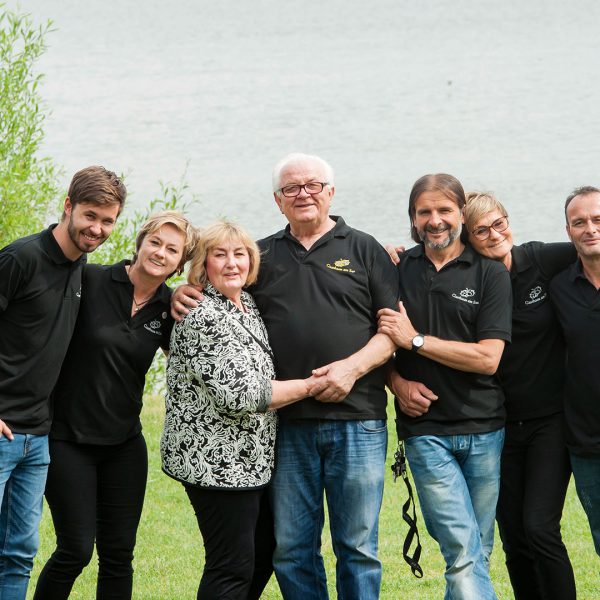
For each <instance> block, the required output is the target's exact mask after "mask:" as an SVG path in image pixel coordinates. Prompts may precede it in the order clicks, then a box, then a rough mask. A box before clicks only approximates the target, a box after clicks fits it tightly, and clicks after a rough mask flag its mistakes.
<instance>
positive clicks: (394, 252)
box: [384, 244, 406, 265]
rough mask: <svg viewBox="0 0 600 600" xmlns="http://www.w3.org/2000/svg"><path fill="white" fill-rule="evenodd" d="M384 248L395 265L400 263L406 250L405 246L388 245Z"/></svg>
mask: <svg viewBox="0 0 600 600" xmlns="http://www.w3.org/2000/svg"><path fill="white" fill-rule="evenodd" d="M384 248H385V251H386V252H387V253H388V254H389V255H390V258H391V260H392V262H393V263H394V264H395V265H397V264H398V263H399V262H400V255H401V254H402V253H403V252H404V251H405V250H406V248H405V247H404V246H394V245H392V244H386V245H385V246H384Z"/></svg>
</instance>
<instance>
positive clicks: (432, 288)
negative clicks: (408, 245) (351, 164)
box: [379, 174, 511, 600]
mask: <svg viewBox="0 0 600 600" xmlns="http://www.w3.org/2000/svg"><path fill="white" fill-rule="evenodd" d="M464 205H465V195H464V191H463V188H462V186H461V184H460V182H459V181H458V180H457V179H455V178H454V177H452V176H451V175H445V174H438V175H425V176H424V177H422V178H421V179H419V180H418V181H417V182H416V183H415V185H414V186H413V189H412V191H411V194H410V201H409V215H410V219H411V224H412V237H413V239H414V240H415V241H417V242H420V243H419V245H417V246H415V247H414V248H412V249H410V250H408V251H407V252H405V253H404V254H403V255H402V259H401V261H400V263H399V265H398V270H399V277H400V297H401V300H402V302H401V304H400V312H399V313H396V312H394V311H391V310H389V309H384V310H382V311H380V313H379V331H380V332H382V333H386V334H387V335H388V336H390V337H391V339H392V340H393V341H394V343H395V344H397V345H398V346H399V349H398V350H397V352H396V358H395V366H396V370H397V372H396V370H394V369H391V370H390V371H391V372H390V385H391V388H392V390H393V391H394V393H395V395H396V397H397V406H396V414H397V428H398V437H399V439H403V440H405V445H406V454H407V456H408V459H409V462H410V466H411V471H412V474H413V476H414V479H415V484H416V488H417V492H418V495H419V500H420V503H421V510H422V513H423V518H424V520H425V524H426V526H427V529H428V531H429V533H430V534H431V535H432V536H433V537H434V538H435V539H436V540H437V541H438V543H439V545H440V549H441V551H442V554H443V555H444V559H445V561H446V573H445V576H446V596H445V597H446V598H448V599H453V600H458V599H460V600H490V599H495V598H496V594H495V592H494V589H493V586H492V582H491V580H490V577H489V573H488V566H489V557H490V554H491V551H492V545H493V540H494V518H495V513H496V502H497V499H498V490H499V481H500V454H501V451H502V443H503V440H504V418H505V414H504V407H503V403H504V396H503V394H502V390H501V389H500V387H499V385H498V383H497V382H496V380H495V378H494V377H493V374H494V373H495V371H496V369H497V367H498V364H499V362H500V358H501V356H502V351H503V349H504V344H505V342H506V341H510V332H511V285H510V278H509V273H508V270H507V269H506V267H504V265H503V264H501V263H500V262H496V261H492V260H490V259H487V258H484V257H482V256H480V255H479V254H477V253H476V252H475V251H474V250H473V249H472V248H471V247H469V246H465V244H463V242H462V241H461V231H462V222H463V215H462V211H463V207H464Z"/></svg>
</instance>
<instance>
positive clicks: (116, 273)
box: [110, 259, 171, 304]
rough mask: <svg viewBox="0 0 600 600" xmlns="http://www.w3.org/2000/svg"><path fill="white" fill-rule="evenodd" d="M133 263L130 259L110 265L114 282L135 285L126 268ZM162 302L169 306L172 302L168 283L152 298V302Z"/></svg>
mask: <svg viewBox="0 0 600 600" xmlns="http://www.w3.org/2000/svg"><path fill="white" fill-rule="evenodd" d="M130 264H131V261H130V260H128V259H125V260H121V261H119V262H118V263H115V264H114V265H110V273H111V277H112V279H113V280H114V281H118V282H119V283H127V284H129V285H133V284H132V283H131V281H130V279H129V275H128V274H127V269H126V268H125V267H126V266H127V265H130ZM155 300H160V301H161V302H164V303H166V304H168V303H169V302H170V300H171V288H169V286H168V285H167V284H166V283H162V284H161V285H160V286H159V288H158V289H157V290H156V293H155V294H154V296H152V301H155Z"/></svg>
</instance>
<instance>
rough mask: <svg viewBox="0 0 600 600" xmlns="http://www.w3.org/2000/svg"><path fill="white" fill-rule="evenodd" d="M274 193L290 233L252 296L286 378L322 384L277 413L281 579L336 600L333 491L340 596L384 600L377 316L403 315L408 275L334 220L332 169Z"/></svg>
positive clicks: (382, 398)
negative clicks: (402, 284)
mask: <svg viewBox="0 0 600 600" xmlns="http://www.w3.org/2000/svg"><path fill="white" fill-rule="evenodd" d="M273 191H274V196H275V202H276V203H277V206H278V207H279V209H280V211H281V212H282V213H283V214H284V215H285V217H286V219H287V220H288V223H289V224H288V226H287V227H286V228H285V229H284V230H282V231H279V232H278V233H276V234H274V235H272V236H270V237H268V238H265V239H263V240H260V241H259V242H258V245H259V246H260V249H261V251H262V253H261V265H260V271H259V275H258V281H257V282H256V284H255V285H253V286H252V288H251V289H250V291H251V292H252V295H253V296H254V299H255V300H256V304H257V306H258V308H259V310H260V313H261V316H262V318H263V320H264V322H265V325H266V327H267V332H268V334H269V343H270V345H271V347H272V349H273V353H274V358H275V370H276V374H277V378H278V379H297V378H304V377H308V376H310V375H311V373H314V374H315V375H317V376H320V377H321V378H322V381H321V386H320V387H319V392H320V393H318V392H317V391H315V393H316V394H317V397H316V398H306V399H304V400H302V401H301V402H297V403H296V404H294V405H290V406H286V407H284V408H283V409H280V410H278V411H277V412H278V414H279V418H280V421H279V428H278V431H277V445H276V467H275V474H274V476H273V480H272V482H271V490H272V504H273V512H274V520H275V537H276V541H277V547H276V550H275V555H274V559H273V561H274V567H275V573H276V575H277V580H278V582H279V587H280V589H281V592H282V594H283V597H284V598H285V600H322V599H323V598H327V597H328V594H327V581H326V577H325V567H324V564H323V557H322V556H321V533H322V529H323V523H324V504H323V493H324V492H325V495H326V497H327V507H328V516H329V523H330V530H331V537H332V541H333V549H334V552H335V554H336V558H337V569H336V573H337V582H336V587H337V591H338V597H340V598H354V599H360V600H374V599H376V598H378V597H379V590H380V585H381V563H380V561H379V560H378V558H377V543H378V524H379V510H380V508H381V501H382V496H383V480H384V467H385V455H386V449H387V429H386V422H385V419H386V404H387V396H386V393H385V387H384V373H383V367H382V365H383V364H384V363H385V362H386V361H387V360H388V358H389V357H390V356H391V354H392V352H393V351H394V349H395V346H394V344H393V343H392V342H391V340H390V339H389V338H388V337H387V336H386V335H384V334H379V335H378V334H377V331H376V330H377V322H376V317H375V315H376V313H377V311H378V310H379V309H381V308H385V307H388V308H391V309H393V308H394V307H396V305H397V299H398V275H397V271H396V269H395V268H394V267H393V265H392V263H391V261H390V259H389V256H388V255H387V253H386V252H385V250H384V249H383V247H382V246H381V245H380V244H379V243H378V242H377V241H376V240H375V239H374V238H372V237H371V236H370V235H368V234H366V233H363V232H361V231H358V230H356V229H353V228H351V227H349V226H348V225H346V223H345V222H344V220H343V219H342V218H341V217H335V216H330V214H329V210H330V207H331V201H332V199H333V195H334V191H335V188H334V182H333V170H332V169H331V167H330V166H329V165H328V164H327V163H326V162H325V161H324V160H322V159H321V158H318V157H316V156H308V155H305V154H291V155H289V156H286V157H285V158H284V159H282V160H281V161H280V162H279V163H278V164H277V165H276V166H275V168H274V170H273ZM200 298H201V296H200V295H199V294H198V292H197V291H194V289H193V288H191V287H190V286H182V287H181V288H179V289H178V290H177V291H176V292H175V293H174V294H173V310H172V312H173V316H174V317H175V318H181V317H182V316H183V315H184V314H186V313H187V312H189V311H188V308H187V307H194V306H196V300H199V299H200ZM323 365H325V366H323Z"/></svg>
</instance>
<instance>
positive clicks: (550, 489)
mask: <svg viewBox="0 0 600 600" xmlns="http://www.w3.org/2000/svg"><path fill="white" fill-rule="evenodd" d="M570 477H571V465H570V462H569V455H568V452H567V449H566V446H565V435H564V425H563V415H562V414H557V415H551V416H549V417H543V418H539V419H530V420H527V421H516V422H511V423H507V424H506V437H505V441H504V450H503V452H502V467H501V475H500V497H499V499H498V509H497V513H496V518H497V521H498V528H499V530H500V537H501V538H502V544H503V547H504V552H505V554H506V567H507V569H508V574H509V576H510V582H511V585H512V587H513V590H514V593H515V600H575V579H574V576H573V568H572V566H571V562H570V560H569V556H568V554H567V549H566V548H565V546H564V544H563V541H562V538H561V534H560V520H561V517H562V510H563V506H564V503H565V496H566V493H567V487H568V485H569V479H570Z"/></svg>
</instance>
